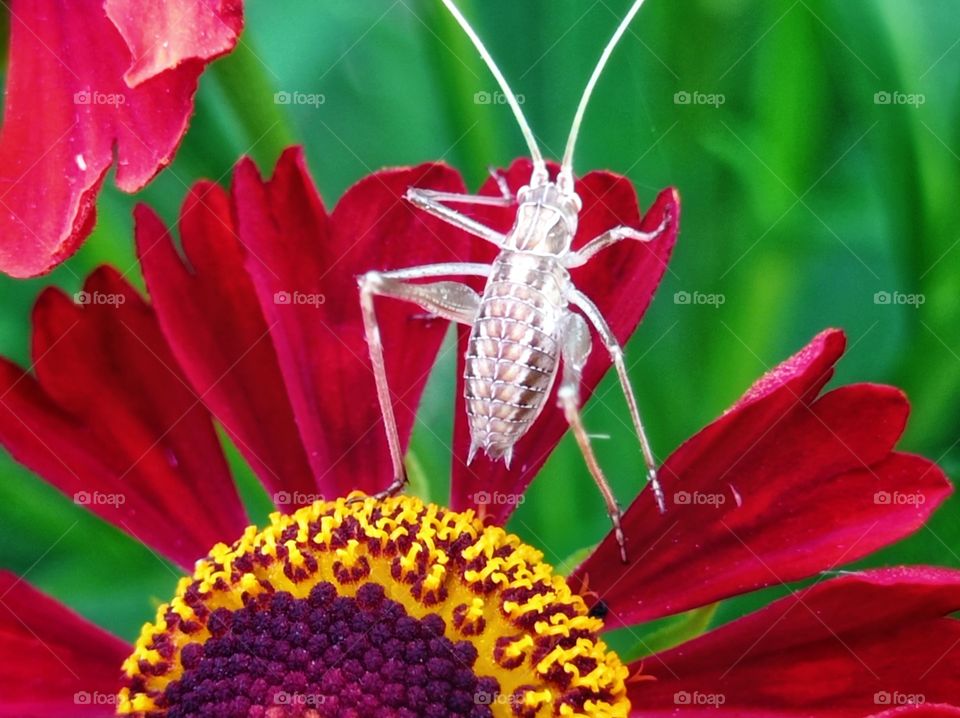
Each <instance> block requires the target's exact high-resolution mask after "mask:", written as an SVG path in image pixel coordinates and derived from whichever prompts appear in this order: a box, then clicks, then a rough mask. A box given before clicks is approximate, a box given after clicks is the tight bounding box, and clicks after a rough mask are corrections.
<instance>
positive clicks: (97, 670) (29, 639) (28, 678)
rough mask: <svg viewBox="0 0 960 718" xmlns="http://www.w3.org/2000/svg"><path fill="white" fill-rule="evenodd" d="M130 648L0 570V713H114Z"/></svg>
mask: <svg viewBox="0 0 960 718" xmlns="http://www.w3.org/2000/svg"><path fill="white" fill-rule="evenodd" d="M130 651H131V647H130V646H128V645H127V644H126V643H124V642H123V641H121V640H120V639H118V638H115V637H114V636H112V635H110V634H109V633H107V632H106V631H104V630H102V629H100V628H98V627H96V626H94V625H93V624H92V623H89V622H88V621H86V620H85V619H83V618H81V617H80V616H78V615H77V614H75V613H73V612H72V611H70V609H68V608H66V607H65V606H63V605H62V604H60V603H58V602H56V601H54V600H53V599H52V598H49V597H48V596H45V595H44V594H42V593H40V592H39V591H37V590H36V589H33V588H31V587H30V586H29V585H27V584H26V583H24V582H23V581H22V580H20V579H18V578H17V577H16V576H14V575H12V574H10V573H7V572H5V571H0V665H2V666H3V670H2V671H0V716H4V717H8V716H9V718H48V717H49V718H60V717H61V716H71V717H72V716H84V717H91V718H92V717H94V716H96V717H100V716H104V717H105V716H111V715H113V714H114V710H115V706H116V703H115V701H114V698H115V696H116V693H117V691H118V690H119V685H120V666H121V664H122V663H123V661H124V659H125V658H126V657H127V655H129V653H130Z"/></svg>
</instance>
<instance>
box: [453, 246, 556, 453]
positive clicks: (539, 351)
mask: <svg viewBox="0 0 960 718" xmlns="http://www.w3.org/2000/svg"><path fill="white" fill-rule="evenodd" d="M565 281H566V272H565V270H564V269H562V268H561V267H559V265H558V264H557V262H556V260H554V259H553V258H550V257H542V256H537V255H529V254H524V253H520V252H513V253H504V254H502V255H500V257H498V258H497V260H496V261H495V262H494V265H493V272H492V274H491V276H490V279H489V280H488V282H487V286H486V288H485V290H484V294H483V299H482V301H481V304H480V312H479V315H478V317H477V321H476V322H475V323H474V326H473V330H472V332H471V334H470V340H469V343H468V345H467V356H466V368H465V372H464V395H465V397H466V405H467V415H468V416H469V420H470V434H471V438H472V440H473V445H472V448H471V455H472V453H473V452H474V451H476V449H478V448H483V449H484V450H485V451H486V453H487V455H489V456H490V457H491V458H494V459H497V458H501V457H503V458H505V459H506V460H507V461H509V458H510V454H511V450H512V447H513V445H514V444H515V443H516V441H517V440H518V439H519V438H520V437H521V436H523V435H524V434H525V433H526V431H527V429H528V428H529V426H530V424H531V423H533V421H534V419H536V418H537V416H538V415H539V413H540V411H541V409H543V407H544V405H545V402H546V399H547V396H548V395H549V393H550V389H551V387H552V385H553V380H554V377H555V376H556V372H557V365H558V357H559V351H560V347H559V329H560V328H559V322H560V317H561V313H562V310H563V308H564V306H565V300H564V298H563V297H564V294H563V285H564V283H565Z"/></svg>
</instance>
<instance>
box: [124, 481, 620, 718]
mask: <svg viewBox="0 0 960 718" xmlns="http://www.w3.org/2000/svg"><path fill="white" fill-rule="evenodd" d="M542 558H543V556H542V554H541V553H540V552H539V551H537V550H535V549H533V548H531V547H529V546H527V545H525V544H523V543H521V542H520V540H519V539H518V538H517V537H516V536H513V535H510V534H507V533H506V532H504V531H503V529H501V528H499V527H494V526H484V525H483V523H482V522H481V521H479V520H478V519H477V518H476V517H475V516H474V514H473V512H471V511H468V512H464V513H456V512H453V511H448V510H446V509H443V508H441V507H438V506H436V505H433V504H424V503H423V502H421V501H420V500H418V499H416V498H411V497H406V496H400V497H395V498H390V499H386V500H383V501H376V500H374V499H370V498H366V497H364V496H362V495H354V496H352V497H351V498H350V499H339V500H337V501H335V502H317V503H315V504H313V505H311V506H308V507H305V508H303V509H300V510H299V511H297V512H296V513H294V514H290V515H281V514H273V515H272V516H271V518H270V525H269V526H267V527H266V528H265V529H264V530H262V531H257V529H256V528H255V527H250V528H248V529H247V530H246V532H245V533H244V534H243V536H242V537H241V538H240V539H239V540H238V541H236V542H235V543H234V544H233V545H231V546H226V545H224V544H218V545H217V546H215V547H214V548H213V550H212V551H211V552H210V555H209V556H208V557H207V558H206V559H204V560H202V561H200V562H199V563H198V564H197V568H196V571H195V573H194V575H193V576H192V577H190V578H184V579H182V580H181V582H180V584H179V586H178V588H177V594H176V596H175V597H174V598H173V600H172V601H171V602H170V603H169V604H167V605H164V606H161V607H160V609H159V611H158V613H157V618H156V621H155V622H154V623H151V624H147V625H146V626H144V629H143V631H142V633H141V636H140V638H139V640H138V642H137V647H136V650H135V652H134V654H133V655H132V656H131V657H130V658H129V659H128V660H127V661H126V663H125V664H124V671H125V675H126V687H125V688H123V690H122V691H121V695H120V706H119V709H118V712H119V714H121V715H135V716H143V717H144V718H146V717H149V718H159V717H161V716H168V717H169V718H177V717H179V716H182V717H187V716H190V717H191V718H194V717H199V716H211V717H213V716H217V717H218V718H229V717H231V716H237V717H238V718H239V717H241V716H244V717H246V716H251V717H258V716H263V718H282V717H286V716H302V717H305V718H321V717H323V718H326V717H327V716H330V717H334V716H336V717H339V716H368V715H378V716H382V717H383V718H393V717H394V716H396V717H397V718H419V717H426V718H433V717H435V718H448V717H454V716H465V717H469V718H483V717H485V716H497V717H500V716H503V717H507V716H516V717H518V718H540V717H545V716H591V717H592V718H604V717H610V718H613V717H625V716H627V714H628V712H629V707H630V706H629V702H628V700H627V697H626V689H625V685H624V681H625V679H626V677H627V669H626V668H625V667H624V666H623V665H622V664H621V663H620V660H619V658H618V657H617V656H616V655H615V654H614V653H612V652H610V651H609V650H608V649H607V648H606V646H605V645H604V643H603V642H602V641H600V640H599V638H598V634H599V632H600V631H601V630H602V629H603V622H602V621H601V620H600V619H599V618H597V617H595V616H590V615H589V614H588V609H587V606H586V604H585V603H584V601H583V599H582V598H581V597H580V596H578V595H575V594H573V593H572V592H571V591H570V589H569V587H568V586H567V584H566V582H565V581H564V579H563V578H562V577H560V576H557V575H555V574H554V573H553V570H552V568H551V567H550V566H548V565H547V564H544V563H543V562H542Z"/></svg>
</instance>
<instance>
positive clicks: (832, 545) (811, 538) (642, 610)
mask: <svg viewBox="0 0 960 718" xmlns="http://www.w3.org/2000/svg"><path fill="white" fill-rule="evenodd" d="M841 350H842V337H841V335H840V334H839V333H827V334H822V335H820V337H818V338H817V339H816V340H814V342H813V343H812V344H811V345H810V346H808V347H807V348H806V349H805V350H804V351H803V352H801V353H800V354H799V355H797V357H794V358H793V359H791V360H790V361H788V362H787V363H785V364H784V365H782V366H780V367H778V368H777V369H776V370H774V372H772V373H771V375H768V377H765V378H764V379H763V380H761V382H759V383H758V384H757V385H756V386H755V387H754V389H752V390H751V391H750V392H748V394H747V395H746V396H745V397H744V398H743V399H741V401H740V402H739V403H738V404H737V405H736V406H735V407H734V408H733V409H732V410H730V411H729V412H727V413H726V414H725V415H724V416H723V417H721V418H720V419H718V420H717V421H715V422H714V423H713V424H711V425H710V426H708V427H707V428H705V429H704V430H703V431H701V432H700V433H698V434H697V435H696V436H694V437H693V438H692V439H690V440H689V441H687V442H686V443H685V444H683V445H682V446H681V447H680V448H679V449H677V451H676V452H674V453H673V455H671V456H670V458H668V459H667V461H666V462H665V463H664V465H663V467H662V469H661V472H660V475H661V479H662V481H663V484H664V488H665V490H666V494H667V500H668V509H667V512H666V514H663V515H661V514H660V513H659V512H658V510H657V508H656V506H655V503H654V501H653V498H652V496H650V492H646V491H645V492H643V494H642V495H641V496H640V497H638V499H637V500H636V501H635V502H634V504H633V505H632V506H631V507H630V509H629V510H628V511H627V513H626V515H625V516H624V529H625V531H626V535H627V541H628V544H629V550H630V553H631V555H632V557H633V561H632V563H631V564H630V566H629V567H626V568H624V567H623V565H622V564H621V563H620V558H619V551H618V546H617V544H616V542H615V540H614V538H613V537H612V536H608V537H607V538H606V539H605V540H604V542H603V543H602V544H601V545H600V547H599V548H598V549H597V551H595V552H594V554H593V555H592V556H590V557H589V558H588V559H587V561H586V562H585V563H584V564H583V565H582V566H580V567H579V568H578V569H577V571H576V572H575V576H574V581H575V583H578V584H581V585H582V584H583V583H585V584H586V585H587V587H588V589H589V590H591V591H595V592H597V594H598V596H599V597H600V598H601V599H602V600H603V601H604V602H605V603H606V604H607V606H608V608H609V609H610V611H611V613H612V614H613V615H614V616H616V620H617V621H619V622H623V623H625V624H633V623H639V622H641V621H646V620H650V619H652V618H656V617H659V616H663V615H667V614H672V613H679V612H681V611H684V610H687V609H689V608H692V607H695V606H701V605H706V604H708V603H712V602H713V601H717V600H719V599H722V598H725V597H727V596H731V595H736V594H739V593H744V592H746V591H750V590H753V589H756V588H760V587H762V586H768V585H772V584H777V583H781V582H785V581H794V580H798V579H801V578H804V577H806V576H810V575H812V574H814V573H816V572H817V571H821V570H825V569H832V568H835V567H836V566H837V565H840V564H845V563H850V562H852V561H854V560H856V559H857V558H860V557H861V556H864V555H866V554H868V553H870V552H872V551H874V550H876V549H877V548H879V547H881V546H885V545H887V544H889V543H892V542H894V541H896V540H898V539H900V538H902V537H903V536H905V535H907V534H909V533H911V532H912V531H915V530H916V529H918V528H919V527H920V526H921V525H922V524H923V522H924V521H925V520H926V518H927V517H928V516H929V515H930V514H931V513H932V512H933V510H934V509H935V508H936V507H937V506H938V505H939V504H940V503H941V502H942V501H943V500H944V499H945V498H946V497H947V495H948V494H949V493H950V485H949V483H948V482H947V480H946V478H945V477H944V476H943V473H942V472H941V471H940V470H939V469H938V468H937V467H936V466H934V465H933V464H932V463H931V462H929V461H927V460H926V459H922V458H920V457H915V456H908V455H905V454H891V453H890V452H891V451H892V449H893V446H894V444H895V443H896V441H897V439H898V438H899V437H900V434H901V433H902V431H903V427H904V423H905V421H906V417H907V411H908V406H907V402H906V399H905V398H904V396H903V395H902V394H901V393H900V392H899V391H897V390H895V389H891V388H889V387H882V386H875V385H865V384H863V385H855V386H848V387H844V388H841V389H837V390H836V391H833V392H830V393H828V394H826V395H825V396H823V397H821V398H820V399H816V400H813V399H814V396H815V392H816V390H818V389H819V388H820V387H821V386H822V385H823V383H824V381H825V378H826V377H827V376H829V374H830V373H831V372H832V365H833V363H834V362H835V361H836V359H837V358H838V357H839V354H840V351H841ZM771 377H776V381H775V380H774V379H772V378H771ZM801 397H802V398H804V400H805V401H807V402H810V401H812V403H802V402H801V401H799V398H801ZM865 417H869V420H865Z"/></svg>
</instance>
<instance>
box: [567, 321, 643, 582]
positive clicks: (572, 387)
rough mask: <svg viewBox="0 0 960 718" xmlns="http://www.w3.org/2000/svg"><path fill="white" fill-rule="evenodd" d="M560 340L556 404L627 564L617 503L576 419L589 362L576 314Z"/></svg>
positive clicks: (586, 334) (583, 326) (586, 331)
mask: <svg viewBox="0 0 960 718" xmlns="http://www.w3.org/2000/svg"><path fill="white" fill-rule="evenodd" d="M562 331H563V336H562V340H561V348H560V353H561V357H562V359H563V379H562V381H561V382H560V388H559V389H558V390H557V400H558V402H559V403H560V406H561V408H563V413H564V416H566V418H567V423H568V424H570V428H571V429H572V430H573V436H574V438H576V440H577V444H578V445H579V446H580V452H581V453H582V454H583V459H584V461H586V463H587V468H588V469H589V470H590V475H591V476H592V477H593V480H594V481H595V482H596V483H597V487H598V488H599V489H600V493H601V494H602V495H603V500H604V501H605V502H606V504H607V513H608V514H609V515H610V521H611V522H612V523H613V531H614V534H615V535H616V537H617V543H618V544H619V545H620V558H621V559H622V560H623V562H624V563H627V540H626V537H625V536H624V533H623V528H622V526H621V525H620V518H621V515H622V514H621V511H620V506H619V504H617V499H616V497H615V496H614V495H613V490H612V489H611V488H610V484H608V483H607V479H606V477H605V476H604V475H603V470H602V469H601V468H600V463H599V462H598V461H597V457H596V454H594V453H593V446H591V444H590V437H589V436H588V435H587V431H586V429H585V428H584V427H583V420H582V419H581V417H580V381H581V378H582V375H583V367H584V366H585V365H586V363H587V359H589V358H590V350H591V341H590V327H588V326H587V323H586V321H584V319H583V317H581V316H580V315H579V314H574V313H573V312H568V313H567V314H566V316H565V317H564V320H563V328H562Z"/></svg>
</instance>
